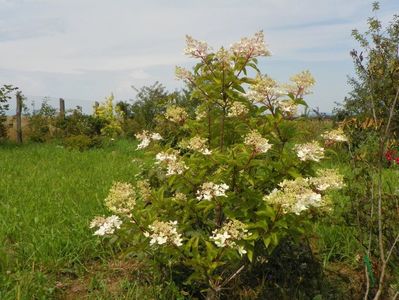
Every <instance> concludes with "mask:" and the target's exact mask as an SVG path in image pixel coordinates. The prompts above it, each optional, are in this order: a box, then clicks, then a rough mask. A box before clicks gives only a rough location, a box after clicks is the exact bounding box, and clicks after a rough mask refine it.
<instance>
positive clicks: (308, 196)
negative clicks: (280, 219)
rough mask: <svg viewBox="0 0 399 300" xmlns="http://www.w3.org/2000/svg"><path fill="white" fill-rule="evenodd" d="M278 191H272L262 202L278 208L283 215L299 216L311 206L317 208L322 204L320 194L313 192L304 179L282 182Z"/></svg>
mask: <svg viewBox="0 0 399 300" xmlns="http://www.w3.org/2000/svg"><path fill="white" fill-rule="evenodd" d="M279 187H280V189H274V190H273V191H272V192H271V193H270V194H269V195H267V196H265V197H264V198H263V200H265V201H266V202H267V203H269V204H271V205H276V206H280V207H281V208H282V210H283V212H284V213H295V214H297V215H299V214H300V213H301V212H302V211H304V210H306V209H308V208H309V207H311V206H314V207H319V206H322V205H323V204H324V203H323V202H322V197H321V195H320V194H318V193H316V192H314V191H313V190H312V189H311V187H310V185H309V181H308V180H307V179H305V178H297V179H295V180H286V179H285V180H284V181H283V182H281V183H280V184H279Z"/></svg>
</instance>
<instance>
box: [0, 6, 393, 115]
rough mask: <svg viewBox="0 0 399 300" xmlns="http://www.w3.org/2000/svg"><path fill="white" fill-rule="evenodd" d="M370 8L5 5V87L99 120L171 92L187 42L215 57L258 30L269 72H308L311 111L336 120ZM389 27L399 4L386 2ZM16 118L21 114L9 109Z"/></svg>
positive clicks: (1, 47)
mask: <svg viewBox="0 0 399 300" xmlns="http://www.w3.org/2000/svg"><path fill="white" fill-rule="evenodd" d="M371 3H372V1H367V0H350V1H348V0H301V1H299V0H247V1H243V0H240V1H238V0H168V1H166V0H147V1H143V0H141V1H139V0H114V1H109V0H0V58H1V59H0V85H2V84H13V85H14V86H18V87H19V88H20V89H21V91H22V92H23V94H24V95H26V96H27V98H28V100H29V101H32V100H33V101H34V102H35V107H36V108H38V106H39V105H40V102H41V100H42V99H43V98H44V97H48V99H49V101H50V104H52V105H56V103H57V99H58V98H60V97H62V98H64V99H65V100H66V106H67V108H73V107H75V106H76V105H80V106H82V107H83V108H84V110H85V111H86V112H90V111H91V107H92V104H93V102H94V101H103V100H104V98H105V97H106V96H108V95H110V94H111V93H113V94H114V95H115V97H116V99H117V100H124V101H126V100H129V99H134V96H135V92H134V90H133V89H132V87H131V86H132V85H133V86H135V87H137V88H140V87H142V86H148V85H152V84H153V83H154V82H156V81H159V82H161V83H162V84H163V85H165V86H166V87H167V89H169V90H171V91H173V90H175V89H180V88H182V87H183V86H184V84H183V83H182V82H180V81H177V80H175V75H174V69H175V66H176V65H179V66H183V67H186V68H190V67H191V66H192V65H193V63H194V62H195V61H194V60H193V59H192V58H189V57H186V56H184V54H183V49H184V47H185V35H186V34H189V35H191V36H193V37H194V38H196V39H198V40H204V41H207V42H208V43H209V44H210V45H211V46H213V47H214V48H218V47H220V46H225V47H229V46H230V45H231V44H232V43H234V42H236V41H238V40H239V39H240V38H241V37H244V36H251V35H253V34H254V33H255V32H257V31H259V30H263V31H264V33H265V42H266V44H267V46H268V48H269V49H270V50H271V52H272V56H271V57H266V58H261V59H260V69H261V71H262V73H265V74H268V75H270V76H271V77H273V78H275V79H277V80H279V81H282V82H285V81H288V79H289V77H290V76H291V75H293V74H295V73H298V72H300V71H302V70H306V69H308V70H310V71H311V72H312V74H313V75H314V77H315V78H316V85H315V87H314V89H313V94H312V95H309V96H307V97H306V100H307V102H308V104H309V105H310V106H311V107H314V108H315V107H319V108H320V111H322V112H331V110H332V109H333V108H334V107H335V106H336V105H335V104H334V103H335V102H342V101H343V99H344V97H345V96H346V95H347V93H348V91H349V90H350V87H349V86H348V85H347V76H348V75H349V76H351V75H353V64H352V60H351V57H350V55H349V52H350V51H351V50H352V49H353V48H358V45H357V44H356V43H355V42H354V40H353V38H352V37H351V31H352V29H354V28H358V29H359V30H365V29H366V28H367V27H366V20H367V18H368V17H370V16H372V15H373V13H372V12H371ZM380 5H381V9H380V11H379V12H378V17H379V18H380V19H381V20H383V21H384V22H385V23H386V22H388V21H389V20H391V19H392V16H393V15H394V14H395V13H396V14H398V13H399V0H382V1H380ZM11 109H13V107H12V108H11Z"/></svg>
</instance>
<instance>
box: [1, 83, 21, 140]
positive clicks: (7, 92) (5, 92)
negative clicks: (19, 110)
mask: <svg viewBox="0 0 399 300" xmlns="http://www.w3.org/2000/svg"><path fill="white" fill-rule="evenodd" d="M17 89H18V88H17V87H13V86H12V85H7V84H5V85H3V86H2V87H1V88H0V139H4V138H6V137H7V128H6V126H5V124H4V122H5V121H6V120H7V117H6V112H7V111H8V108H9V104H8V100H10V99H11V97H12V93H13V92H14V91H15V90H17Z"/></svg>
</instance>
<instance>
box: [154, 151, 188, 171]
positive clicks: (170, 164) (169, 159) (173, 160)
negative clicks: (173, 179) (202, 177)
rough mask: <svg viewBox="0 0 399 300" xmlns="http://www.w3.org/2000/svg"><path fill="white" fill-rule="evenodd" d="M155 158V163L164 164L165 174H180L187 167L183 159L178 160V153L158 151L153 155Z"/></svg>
mask: <svg viewBox="0 0 399 300" xmlns="http://www.w3.org/2000/svg"><path fill="white" fill-rule="evenodd" d="M155 159H156V160H157V162H156V164H161V163H162V164H166V166H167V172H166V176H171V175H176V174H179V175H180V174H182V173H183V172H184V171H185V170H187V169H188V167H187V166H186V164H185V163H184V161H182V160H179V158H178V155H177V154H176V152H175V153H171V154H169V153H166V152H160V153H158V154H157V155H156V156H155Z"/></svg>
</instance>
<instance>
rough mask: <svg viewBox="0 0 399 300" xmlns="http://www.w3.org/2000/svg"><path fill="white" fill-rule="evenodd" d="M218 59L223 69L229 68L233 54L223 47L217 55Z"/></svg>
mask: <svg viewBox="0 0 399 300" xmlns="http://www.w3.org/2000/svg"><path fill="white" fill-rule="evenodd" d="M215 57H216V59H217V60H218V61H219V62H220V63H221V64H222V68H227V67H228V66H230V65H231V63H232V62H231V60H230V58H231V53H230V52H229V51H228V50H226V49H224V48H223V47H222V48H220V49H219V50H218V52H216V54H215Z"/></svg>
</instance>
